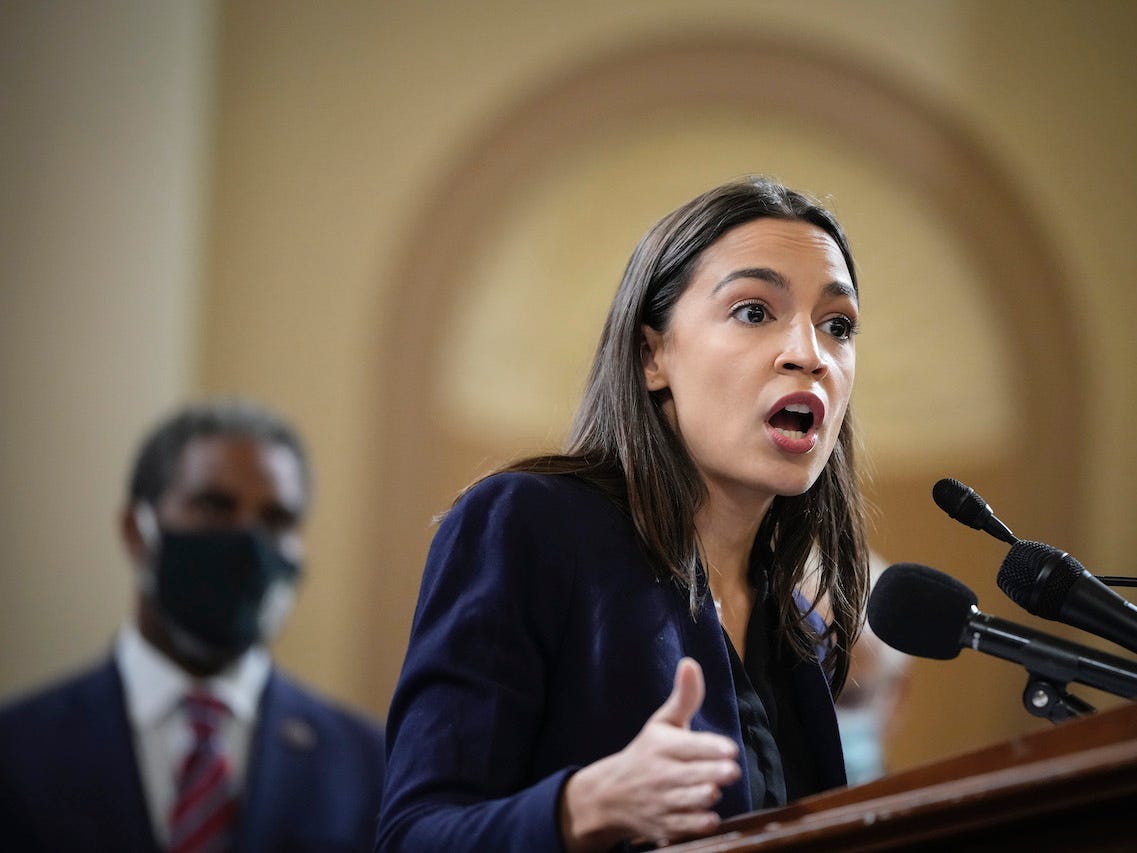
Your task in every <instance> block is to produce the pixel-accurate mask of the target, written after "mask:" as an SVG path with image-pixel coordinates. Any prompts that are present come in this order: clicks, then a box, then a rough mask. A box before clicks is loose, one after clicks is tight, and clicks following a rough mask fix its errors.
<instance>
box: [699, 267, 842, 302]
mask: <svg viewBox="0 0 1137 853" xmlns="http://www.w3.org/2000/svg"><path fill="white" fill-rule="evenodd" d="M740 278H755V279H758V280H759V281H764V282H767V283H768V284H772V285H773V286H774V287H776V288H778V289H779V290H789V289H790V283H789V281H787V280H786V277H785V276H784V275H782V274H781V273H780V272H778V271H777V270H772V269H770V268H769V267H747V268H746V269H741V270H735V271H734V272H732V273H727V275H725V276H723V278H722V279H720V280H719V282H718V283H717V284H716V285H715V286H714V288H713V289H712V290H711V293H710V295H711V296H714V295H715V294H716V293H718V292H719V291H720V290H722V289H723V288H724V287H726V286H727V285H728V284H730V283H731V282H732V281H735V280H736V279H740ZM822 292H823V293H824V294H825V295H826V296H847V297H848V298H849V299H852V300H853V301H854V302H857V301H858V300H857V291H856V290H855V289H854V288H853V286H852V285H851V284H849V283H847V282H844V281H831V282H829V283H828V284H827V285H825V287H824V288H823V290H822Z"/></svg>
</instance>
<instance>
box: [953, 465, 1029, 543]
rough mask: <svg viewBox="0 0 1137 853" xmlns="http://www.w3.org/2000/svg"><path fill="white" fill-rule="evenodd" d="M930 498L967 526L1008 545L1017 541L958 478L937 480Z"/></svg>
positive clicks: (984, 503)
mask: <svg viewBox="0 0 1137 853" xmlns="http://www.w3.org/2000/svg"><path fill="white" fill-rule="evenodd" d="M932 500H934V501H935V502H936V506H938V507H939V508H940V509H942V510H943V511H944V512H946V513H947V514H948V515H949V516H951V517H952V518H954V519H955V520H956V521H958V522H961V523H962V524H966V525H967V526H968V527H973V528H975V529H976V530H982V531H983V532H984V533H988V534H990V535H991V536H994V537H995V538H996V539H998V540H1000V541H1002V542H1006V543H1007V544H1008V545H1013V544H1014V543H1015V542H1017V541H1018V538H1017V537H1016V536H1015V534H1013V533H1011V529H1010V528H1009V527H1007V525H1005V524H1003V522H1001V521H999V519H998V518H997V517H996V516H995V513H994V511H993V510H992V509H991V507H989V506H988V505H987V501H985V500H983V498H981V497H979V494H978V492H976V491H975V490H974V489H972V488H970V487H969V486H965V485H964V484H963V483H961V482H959V480H955V479H952V478H950V477H945V478H944V479H942V480H940V481H939V482H937V483H936V484H935V485H934V486H932Z"/></svg>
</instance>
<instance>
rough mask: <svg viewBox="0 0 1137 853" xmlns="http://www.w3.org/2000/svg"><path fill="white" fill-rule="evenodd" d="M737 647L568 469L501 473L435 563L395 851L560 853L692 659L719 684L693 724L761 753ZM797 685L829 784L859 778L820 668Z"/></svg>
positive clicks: (412, 660) (397, 748) (390, 775)
mask: <svg viewBox="0 0 1137 853" xmlns="http://www.w3.org/2000/svg"><path fill="white" fill-rule="evenodd" d="M726 642H727V641H726V639H725V637H724V635H723V631H722V628H721V626H720V624H719V621H718V619H717V617H716V615H715V612H714V605H713V602H712V601H711V598H710V596H709V595H707V596H705V598H704V600H703V603H702V607H701V610H700V611H699V613H698V615H697V618H692V615H691V612H690V603H689V598H688V594H687V591H686V590H684V589H682V588H681V587H680V586H679V585H677V584H675V583H672V582H660V581H657V580H656V579H655V578H654V576H653V574H652V572H651V570H650V567H649V566H648V564H647V561H646V557H645V555H644V551H643V549H642V547H641V546H640V543H639V541H638V540H637V538H636V534H635V530H634V527H633V525H632V523H631V521H630V519H629V518H628V517H627V516H626V515H625V514H624V513H623V512H621V511H620V510H619V509H618V508H617V507H616V505H615V504H614V503H613V502H612V501H610V500H609V499H608V498H607V497H606V496H604V495H603V494H602V493H601V492H600V491H598V490H597V489H595V488H593V487H592V486H590V485H587V484H585V483H584V482H582V481H581V480H578V479H577V478H574V477H567V476H549V475H536V474H499V475H496V476H494V477H490V478H488V479H487V480H483V481H482V482H481V483H480V484H478V485H477V486H475V487H474V488H473V489H471V490H470V491H469V492H468V493H467V494H466V495H465V496H464V497H463V498H462V500H461V501H459V503H458V504H457V505H456V506H455V507H454V508H453V509H452V510H451V511H450V513H449V514H448V515H447V516H446V518H445V520H444V521H443V523H442V525H441V527H440V528H439V530H438V532H437V534H436V536H435V539H434V543H433V544H432V546H431V550H430V554H429V556H428V557H427V562H426V568H425V570H424V572H423V578H422V584H421V589H420V593H419V602H418V607H417V609H416V612H415V617H414V622H413V625H412V628H411V638H410V645H409V648H408V650H407V657H406V660H405V663H404V665H403V671H402V674H401V675H400V678H399V683H398V686H397V688H396V691H395V696H394V699H393V700H392V704H391V708H390V710H389V712H388V718H387V747H388V756H387V757H388V763H387V784H386V788H385V790H384V794H383V807H382V817H381V819H380V828H379V839H378V842H377V849H379V850H413V851H416V853H418V851H431V850H445V851H447V853H457V851H462V850H470V851H481V850H495V851H496V850H558V849H559V848H560V846H561V839H560V832H559V825H558V819H557V804H558V797H559V793H560V789H561V787H562V785H563V784H564V782H565V779H566V778H567V776H568V775H569V774H570V773H571V772H572V771H573V770H574V769H575V768H578V767H581V766H584V765H586V764H589V763H591V762H593V761H596V760H597V759H599V758H602V757H604V756H607V755H610V754H612V753H615V752H617V751H619V750H621V749H623V748H624V747H625V746H626V745H627V744H628V743H629V742H630V741H631V740H632V738H634V737H635V736H636V734H638V733H639V731H640V729H641V728H642V727H643V725H644V723H645V722H646V721H647V719H648V717H649V716H651V714H652V713H653V712H654V711H655V710H656V709H657V708H658V707H659V706H660V705H661V704H663V702H664V701H665V700H666V698H667V696H668V695H669V694H670V692H671V689H672V685H673V682H674V674H675V667H676V665H677V664H678V662H679V660H680V658H682V657H683V656H690V657H693V658H695V659H696V660H697V661H698V662H699V663H700V664H701V666H702V669H703V674H704V678H705V680H706V685H707V693H706V699H705V701H704V702H703V705H702V707H701V708H700V710H699V711H698V713H697V714H696V715H695V717H694V719H693V720H692V728H693V729H701V730H706V731H714V732H719V733H721V734H724V735H727V736H729V737H732V738H734V740H735V741H736V742H737V743H738V744H739V750H740V752H739V754H740V755H742V754H744V753H743V752H742V734H741V731H740V724H739V714H738V703H737V698H736V694H735V690H734V682H733V679H732V676H731V666H730V658H729V654H728V651H727V646H726ZM792 680H793V684H794V691H795V696H796V699H797V705H798V710H799V713H800V715H801V720H802V725H803V727H804V729H805V732H806V735H807V737H808V739H809V742H810V745H811V747H812V751H813V753H814V758H815V766H816V770H817V775H818V778H819V779H820V780H821V784H822V786H823V787H833V786H837V785H842V784H844V782H845V775H844V764H843V762H842V759H841V745H840V738H839V735H838V733H837V722H836V715H835V712H834V710H833V701H832V698H831V695H830V692H829V685H828V682H827V680H826V678H825V676H824V674H823V673H822V671H821V667H820V665H819V663H818V662H817V661H816V660H813V661H804V662H801V663H800V664H798V665H797V666H796V667H795V668H794V670H793V672H792ZM744 765H745V763H744ZM746 773H747V770H746V767H745V766H743V777H742V778H741V779H740V780H739V781H738V782H737V783H736V784H734V785H731V786H729V787H727V788H726V789H724V791H723V797H722V800H721V801H720V802H719V803H718V805H717V809H718V811H719V812H720V814H722V815H723V816H729V815H734V814H738V813H740V812H745V811H749V810H750V809H751V805H750V793H749V791H750V788H749V782H748V779H747V776H746Z"/></svg>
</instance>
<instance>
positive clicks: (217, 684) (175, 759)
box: [114, 623, 272, 844]
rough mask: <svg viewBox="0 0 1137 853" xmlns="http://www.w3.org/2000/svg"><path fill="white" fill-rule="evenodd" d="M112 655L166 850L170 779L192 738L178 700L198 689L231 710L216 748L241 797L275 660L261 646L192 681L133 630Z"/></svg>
mask: <svg viewBox="0 0 1137 853" xmlns="http://www.w3.org/2000/svg"><path fill="white" fill-rule="evenodd" d="M114 656H115V662H116V663H117V664H118V669H119V672H120V673H121V674H122V681H123V688H124V690H125V693H126V713H127V717H128V718H129V719H130V726H131V729H132V731H133V733H134V749H135V753H136V755H137V757H138V770H139V774H140V776H141V777H142V788H143V791H144V792H145V794H146V803H147V806H148V808H149V811H150V822H151V823H152V824H153V826H154V834H155V837H156V838H157V839H158V841H159V842H160V843H163V844H164V843H166V841H167V840H168V834H169V833H168V827H167V821H168V819H169V813H170V810H171V809H172V808H173V806H174V799H175V797H176V794H177V791H176V784H175V780H176V778H177V774H178V771H179V769H180V768H181V766H182V762H183V761H184V759H185V756H186V755H187V754H188V753H189V751H190V749H191V748H192V747H193V737H194V736H193V731H192V730H191V729H190V725H189V720H188V717H187V714H186V712H185V709H184V708H183V707H182V699H183V698H185V696H186V695H187V694H188V693H189V692H190V691H192V690H195V689H197V690H203V691H206V692H208V693H210V694H211V695H213V696H215V697H216V698H217V699H220V700H221V701H222V702H224V703H225V704H226V705H227V706H228V707H229V710H230V711H231V712H232V713H231V714H230V715H229V716H227V717H226V719H225V722H224V724H223V725H222V727H221V743H222V744H223V747H224V749H225V754H226V756H227V757H228V759H229V766H230V767H231V768H232V772H233V781H234V784H235V785H236V790H237V791H238V792H239V791H240V790H242V789H243V787H244V780H245V770H246V767H247V765H248V755H249V746H250V741H251V739H252V735H253V731H254V729H255V727H256V722H257V706H258V704H259V702H260V698H261V692H262V691H263V690H264V686H265V683H266V682H267V681H268V676H269V670H270V669H271V667H272V661H271V658H270V657H269V653H268V650H267V649H265V648H264V646H253V648H251V649H249V651H247V652H245V653H244V654H243V655H241V657H239V658H238V659H237V660H236V661H235V662H234V663H233V664H232V665H231V666H229V667H228V668H227V669H226V670H224V671H223V672H221V673H219V674H218V675H215V676H213V677H211V678H207V679H203V680H198V679H194V678H192V677H190V676H189V675H187V674H186V673H185V672H183V671H182V670H181V669H180V668H179V667H178V666H177V665H176V664H175V663H173V662H172V661H171V660H170V659H169V658H167V657H166V656H165V655H163V654H162V653H161V652H159V651H158V650H157V649H156V648H154V647H153V646H152V645H150V643H149V642H147V641H146V639H145V638H144V637H143V636H142V634H141V633H140V632H139V630H138V627H137V626H136V625H134V624H133V623H127V624H125V625H124V626H123V627H122V629H121V630H120V631H119V634H118V638H117V639H116V642H115V650H114Z"/></svg>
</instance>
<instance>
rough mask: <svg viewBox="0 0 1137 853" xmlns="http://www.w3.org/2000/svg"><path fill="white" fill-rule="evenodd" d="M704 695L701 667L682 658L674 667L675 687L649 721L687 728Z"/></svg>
mask: <svg viewBox="0 0 1137 853" xmlns="http://www.w3.org/2000/svg"><path fill="white" fill-rule="evenodd" d="M705 694H706V687H705V686H704V684H703V669H702V667H700V666H699V664H698V662H697V661H696V660H694V659H693V658H683V659H682V660H680V661H679V664H678V666H676V667H675V686H674V687H672V688H671V695H670V696H668V697H667V701H666V702H664V703H663V704H662V705H660V706H659V710H657V711H656V712H655V713H654V714H652V715H651V719H652V720H653V721H655V722H662V723H667V724H669V725H672V726H678V727H679V728H682V729H686V728H689V727H690V725H691V718H692V717H693V716H695V712H696V711H698V710H699V708H700V707H701V706H702V704H703V696H704V695H705Z"/></svg>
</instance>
